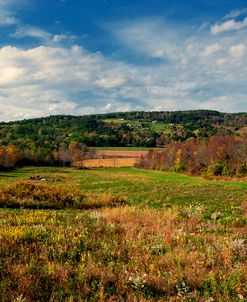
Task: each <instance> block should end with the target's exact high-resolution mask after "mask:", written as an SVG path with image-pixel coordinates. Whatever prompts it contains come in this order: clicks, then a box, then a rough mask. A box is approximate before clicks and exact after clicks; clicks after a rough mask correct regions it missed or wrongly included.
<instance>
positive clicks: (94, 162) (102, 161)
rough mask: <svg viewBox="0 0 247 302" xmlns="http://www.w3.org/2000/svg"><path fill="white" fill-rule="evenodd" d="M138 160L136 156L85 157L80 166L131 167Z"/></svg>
mask: <svg viewBox="0 0 247 302" xmlns="http://www.w3.org/2000/svg"><path fill="white" fill-rule="evenodd" d="M137 161H138V158H129V157H127V158H124V157H122V158H94V159H87V160H85V161H84V162H83V163H82V166H84V167H88V168H97V167H108V168H114V167H133V166H134V165H135V163H136V162H137Z"/></svg>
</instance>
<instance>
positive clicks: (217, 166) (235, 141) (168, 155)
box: [140, 135, 247, 177]
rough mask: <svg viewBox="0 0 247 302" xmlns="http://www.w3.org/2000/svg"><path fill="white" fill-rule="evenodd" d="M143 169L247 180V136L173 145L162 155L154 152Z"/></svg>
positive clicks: (215, 138) (152, 151) (142, 163)
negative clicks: (245, 177)
mask: <svg viewBox="0 0 247 302" xmlns="http://www.w3.org/2000/svg"><path fill="white" fill-rule="evenodd" d="M140 166H141V167H144V168H148V169H162V170H173V171H177V172H186V173H190V174H194V175H213V176H240V177H243V176H247V135H244V136H241V137H236V136H233V135H216V136H212V137H210V138H208V139H198V138H191V139H189V140H187V141H186V142H183V143H181V142H173V143H170V144H169V145H167V146H166V148H165V149H164V150H162V151H154V150H150V151H149V152H148V155H147V157H146V158H142V161H141V163H140Z"/></svg>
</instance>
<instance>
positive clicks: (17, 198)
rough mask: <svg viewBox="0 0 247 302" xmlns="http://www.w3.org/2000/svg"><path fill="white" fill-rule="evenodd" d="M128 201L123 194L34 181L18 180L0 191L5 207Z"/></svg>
mask: <svg viewBox="0 0 247 302" xmlns="http://www.w3.org/2000/svg"><path fill="white" fill-rule="evenodd" d="M126 202H127V200H126V199H125V197H123V196H113V195H111V194H96V193H83V192H82V191H80V190H77V189H76V190H73V191H72V190H67V189H65V188H60V187H54V186H49V185H46V184H34V183H32V182H17V183H15V184H12V185H9V186H6V187H4V188H3V189H2V190H1V191H0V207H5V208H31V209H64V208H76V209H89V208H101V207H114V206H119V205H122V204H124V203H126Z"/></svg>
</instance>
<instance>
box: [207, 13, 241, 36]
mask: <svg viewBox="0 0 247 302" xmlns="http://www.w3.org/2000/svg"><path fill="white" fill-rule="evenodd" d="M245 27H247V17H246V18H244V20H243V21H236V20H234V19H231V20H227V21H225V22H223V23H217V24H214V25H212V26H211V33H212V34H214V35H217V34H220V33H223V32H226V31H235V30H240V29H243V28H245Z"/></svg>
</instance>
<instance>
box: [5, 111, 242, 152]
mask: <svg viewBox="0 0 247 302" xmlns="http://www.w3.org/2000/svg"><path fill="white" fill-rule="evenodd" d="M246 127H247V113H234V114H233V113H221V112H217V111H209V110H197V111H175V112H168V111H165V112H118V113H107V114H97V115H87V116H70V115H57V116H49V117H44V118H36V119H27V120H22V121H14V122H7V123H4V122H2V123H0V145H2V146H6V145H10V144H13V145H18V147H19V148H21V149H26V148H28V149H37V148H38V149H40V148H41V149H42V150H43V151H42V153H47V154H48V153H49V150H58V149H59V147H60V146H61V144H65V145H69V144H70V143H71V142H72V141H73V142H79V143H83V144H85V145H86V146H89V147H92V146H95V147H107V146H111V147H113V146H115V147H126V146H132V147H158V146H163V145H165V144H167V143H169V142H172V141H185V140H187V139H188V138H191V137H199V138H204V137H209V136H212V135H215V134H217V133H219V134H237V135H242V134H243V133H245V132H246Z"/></svg>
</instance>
